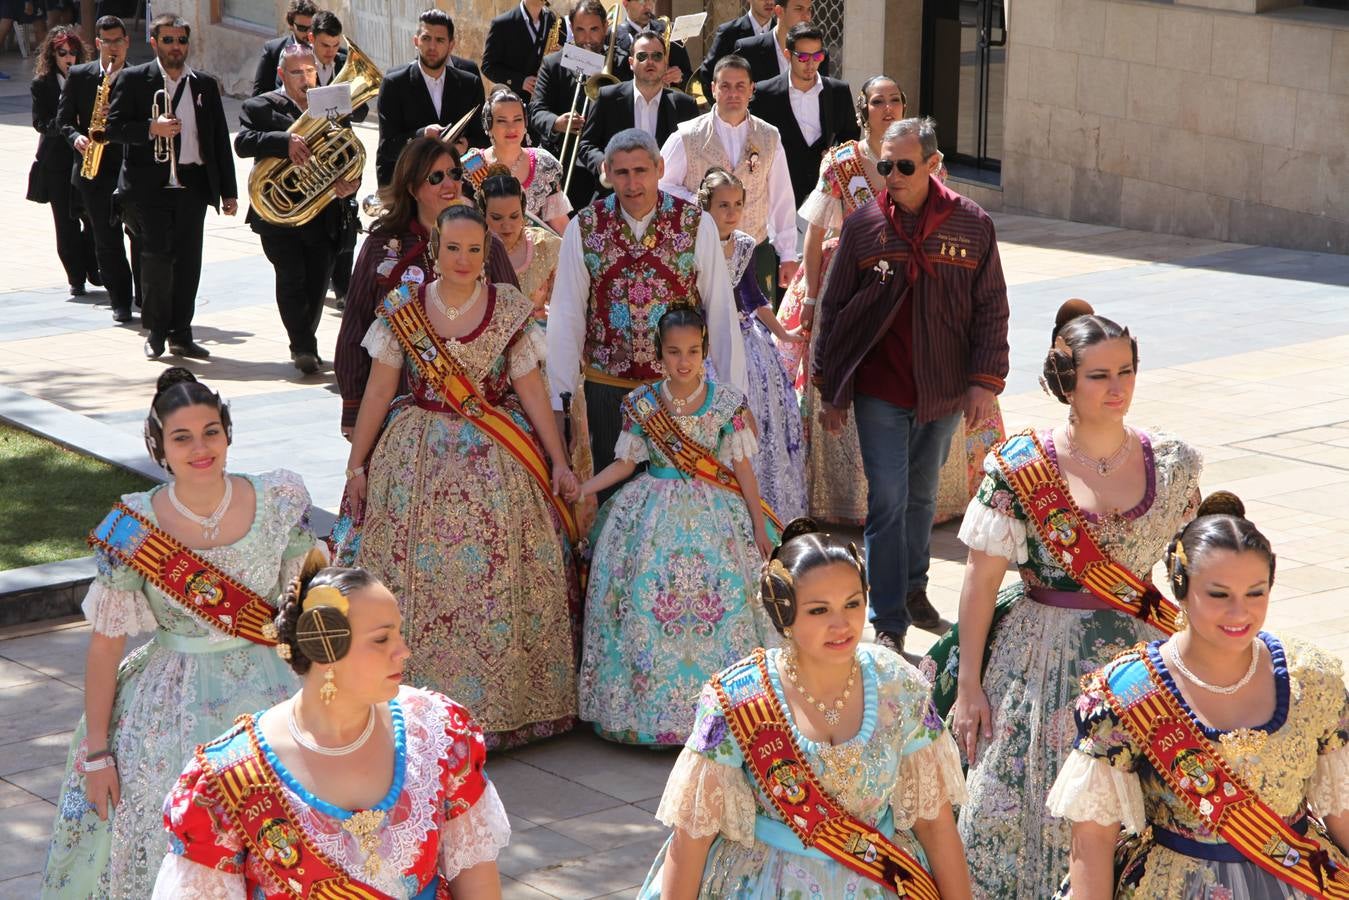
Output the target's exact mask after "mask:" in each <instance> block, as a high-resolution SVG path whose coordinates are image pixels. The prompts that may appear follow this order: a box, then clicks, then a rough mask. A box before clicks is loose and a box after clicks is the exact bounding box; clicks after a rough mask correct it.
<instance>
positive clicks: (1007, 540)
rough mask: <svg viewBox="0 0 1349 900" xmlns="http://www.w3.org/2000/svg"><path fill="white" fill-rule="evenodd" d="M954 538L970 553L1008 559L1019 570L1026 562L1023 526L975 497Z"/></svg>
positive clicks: (1024, 526)
mask: <svg viewBox="0 0 1349 900" xmlns="http://www.w3.org/2000/svg"><path fill="white" fill-rule="evenodd" d="M957 537H959V538H960V541H961V543H963V544H964V545H965V546H966V547H969V548H970V549H971V550H978V551H980V552H982V553H987V554H988V555H989V556H999V557H1002V558H1003V559H1010V560H1012V561H1013V562H1015V563H1016V564H1017V565H1019V566H1020V565H1025V564H1026V563H1027V562H1028V561H1029V560H1030V547H1029V546H1028V545H1027V543H1026V523H1025V522H1023V521H1021V520H1020V519H1018V518H1016V517H1015V516H1009V515H1008V514H1007V513H1005V512H1000V511H999V510H996V509H994V508H992V507H991V506H985V505H984V504H982V503H980V502H979V498H977V497H976V498H975V499H973V500H971V501H970V505H969V506H967V507H966V508H965V517H964V518H963V519H962V520H961V522H960V532H959V534H958V535H957Z"/></svg>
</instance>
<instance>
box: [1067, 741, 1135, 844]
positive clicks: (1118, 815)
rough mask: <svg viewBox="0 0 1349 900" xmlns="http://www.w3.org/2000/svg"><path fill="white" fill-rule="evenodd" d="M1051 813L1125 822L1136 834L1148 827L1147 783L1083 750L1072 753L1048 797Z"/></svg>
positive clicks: (1110, 822) (1075, 819)
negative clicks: (1144, 783)
mask: <svg viewBox="0 0 1349 900" xmlns="http://www.w3.org/2000/svg"><path fill="white" fill-rule="evenodd" d="M1045 808H1046V809H1048V810H1049V814H1050V815H1051V816H1054V817H1055V818H1059V819H1067V820H1069V821H1070V822H1094V823H1096V824H1097V825H1122V826H1123V827H1124V829H1125V830H1126V831H1128V832H1130V833H1132V834H1141V833H1142V832H1143V829H1144V828H1146V827H1147V814H1146V813H1145V812H1144V809H1143V784H1142V782H1140V781H1139V779H1138V774H1137V773H1136V772H1126V771H1123V770H1122V769H1119V768H1116V767H1115V766H1112V765H1111V764H1110V763H1108V762H1106V761H1105V760H1104V759H1101V758H1100V757H1094V756H1088V755H1087V754H1086V753H1083V752H1082V751H1081V750H1074V751H1072V752H1071V753H1069V754H1068V758H1067V759H1066V760H1065V761H1064V763H1063V767H1062V768H1061V769H1059V777H1058V778H1056V779H1055V780H1054V786H1053V787H1052V788H1050V789H1049V796H1048V798H1046V800H1045Z"/></svg>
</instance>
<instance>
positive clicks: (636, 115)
mask: <svg viewBox="0 0 1349 900" xmlns="http://www.w3.org/2000/svg"><path fill="white" fill-rule="evenodd" d="M664 93H665V92H664V91H663V90H657V91H656V96H654V97H652V98H651V99H650V100H647V99H646V98H645V97H643V96H642V92H641V91H639V90H638V89H637V85H636V84H634V85H633V86H632V123H633V125H634V127H637V128H640V129H642V130H643V131H645V132H646V133H647V134H649V135H651V136H652V137H655V136H656V120H657V119H659V118H660V98H661V95H662V94H664Z"/></svg>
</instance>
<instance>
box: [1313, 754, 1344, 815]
mask: <svg viewBox="0 0 1349 900" xmlns="http://www.w3.org/2000/svg"><path fill="white" fill-rule="evenodd" d="M1307 802H1308V803H1310V804H1311V806H1312V809H1314V810H1316V813H1317V815H1319V816H1321V817H1322V818H1324V817H1325V816H1336V815H1339V814H1340V813H1343V812H1347V811H1349V746H1345V747H1341V748H1340V749H1338V750H1332V751H1330V752H1329V753H1323V754H1321V755H1320V756H1318V757H1316V771H1314V772H1312V777H1311V783H1310V784H1308V785H1307Z"/></svg>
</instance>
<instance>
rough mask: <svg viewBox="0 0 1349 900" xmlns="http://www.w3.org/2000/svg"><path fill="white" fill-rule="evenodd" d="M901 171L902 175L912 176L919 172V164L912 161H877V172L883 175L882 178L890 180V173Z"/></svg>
mask: <svg viewBox="0 0 1349 900" xmlns="http://www.w3.org/2000/svg"><path fill="white" fill-rule="evenodd" d="M895 169H899V174H901V175H912V174H913V173H914V172H917V171H918V163H916V162H914V161H913V160H911V159H901V160H893V159H878V160H876V171H877V172H879V173H881V177H882V178H889V177H890V173H891V172H893V171H894V170H895Z"/></svg>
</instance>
